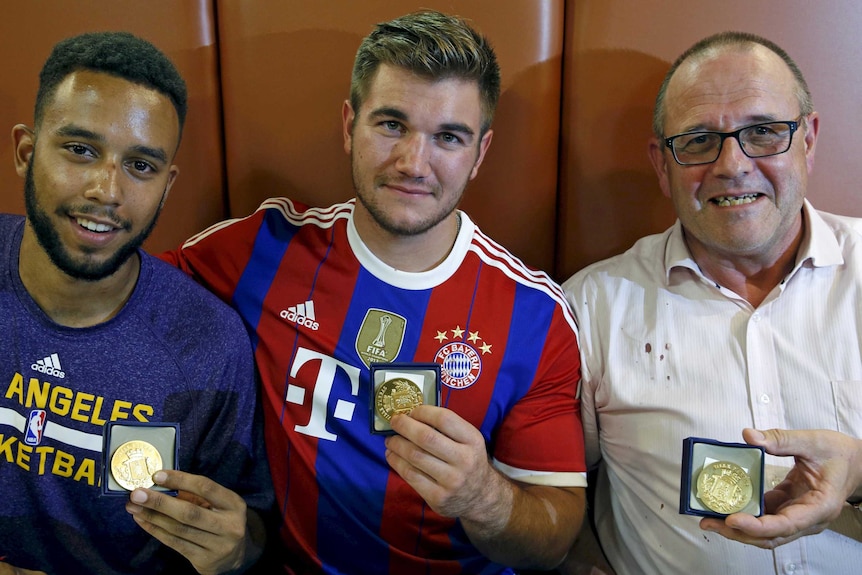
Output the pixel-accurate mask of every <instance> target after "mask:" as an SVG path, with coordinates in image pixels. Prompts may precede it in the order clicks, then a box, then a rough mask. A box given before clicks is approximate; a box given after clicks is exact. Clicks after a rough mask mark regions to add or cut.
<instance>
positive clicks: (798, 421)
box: [563, 201, 862, 575]
mask: <svg viewBox="0 0 862 575" xmlns="http://www.w3.org/2000/svg"><path fill="white" fill-rule="evenodd" d="M803 217H804V229H805V232H804V237H803V241H802V245H801V247H800V251H799V256H798V258H797V261H796V265H795V266H794V268H793V270H792V271H791V272H790V273H789V274H788V276H787V277H786V278H785V280H784V281H783V282H781V284H780V285H778V286H776V287H775V289H774V290H772V292H771V293H770V294H769V295H768V296H767V297H766V299H765V300H764V301H763V303H762V304H761V305H760V306H758V307H757V308H754V307H752V306H751V305H750V304H749V303H748V302H746V301H745V300H744V299H743V298H741V297H740V296H738V295H737V294H735V293H734V292H732V291H731V290H729V289H727V288H724V287H721V286H719V285H716V283H715V282H713V281H711V280H709V279H708V278H706V277H705V276H704V275H703V274H702V273H701V271H700V269H699V268H698V266H697V264H696V263H695V262H694V259H693V258H692V256H691V253H690V252H689V250H688V248H687V247H686V244H685V241H684V240H683V234H682V228H681V226H680V223H679V222H678V221H677V223H676V224H675V225H674V226H672V227H671V228H670V229H668V230H667V231H665V232H664V233H662V234H657V235H653V236H649V237H646V238H643V239H641V240H640V241H638V242H637V243H636V244H635V245H634V246H633V247H632V248H631V249H630V250H629V251H627V252H626V253H624V254H622V255H619V256H616V257H614V258H611V259H608V260H605V261H602V262H598V263H596V264H593V265H592V266H589V267H587V268H585V269H583V270H582V271H580V272H578V273H577V274H575V275H574V276H573V277H572V278H571V279H569V280H568V281H567V282H566V283H565V284H563V288H564V289H565V291H566V294H567V297H568V298H569V303H570V304H571V305H572V307H573V309H574V311H575V315H576V317H577V319H578V325H579V337H580V349H581V369H582V376H583V380H582V390H581V394H582V397H581V410H582V416H583V424H584V433H585V434H586V452H587V464H588V466H590V467H594V466H595V465H596V464H598V463H599V462H600V461H601V462H602V465H600V474H599V481H598V485H597V501H596V507H595V511H596V521H597V525H598V532H599V539H600V541H601V543H602V546H603V547H604V550H605V552H606V553H607V555H608V558H609V560H610V562H611V564H612V565H613V566H614V568H615V569H616V571H617V573H618V575H627V574H631V575H636V574H642V573H654V574H657V575H671V574H676V573H679V574H686V575H689V574H695V573H697V574H710V573H715V574H721V575H729V574H730V575H737V574H747V573H751V574H757V575H761V574H770V573H775V574H779V573H780V574H787V575H799V574H823V575H826V574H829V575H835V574H848V575H849V574H851V573H862V542H860V541H862V513H860V512H859V511H856V510H853V509H851V508H849V507H847V508H846V509H845V512H844V513H842V515H841V517H840V518H839V520H838V521H837V522H836V523H834V524H833V525H832V526H831V529H829V530H827V531H824V532H823V533H821V534H818V535H814V536H809V537H803V538H800V539H799V540H797V541H795V542H793V543H789V544H787V545H783V546H781V547H778V548H776V549H775V550H772V551H769V550H764V549H759V548H756V547H753V546H750V545H744V544H742V543H738V542H735V541H730V540H727V539H725V538H723V537H721V536H720V535H718V534H716V533H710V532H707V531H702V530H701V529H700V528H699V527H698V522H699V520H700V517H696V516H690V515H681V514H680V513H679V494H680V469H681V455H682V443H683V439H685V438H686V437H690V436H696V437H706V438H711V439H715V440H718V441H723V442H735V443H741V442H742V441H743V440H742V434H741V432H742V429H743V428H744V427H755V428H758V429H769V428H788V429H834V430H837V431H841V432H844V433H847V434H849V435H853V436H855V437H862V219H855V218H847V217H841V216H835V215H832V214H827V213H823V212H817V211H815V210H814V209H813V208H812V207H811V205H810V204H809V203H808V202H807V201H806V202H805V206H804V208H803ZM792 465H793V460H792V458H779V457H773V456H767V459H766V471H765V479H766V489H769V488H771V487H772V486H773V485H776V484H777V483H778V482H780V481H781V479H782V478H783V477H784V475H785V474H786V473H787V471H788V469H789V468H790V467H791V466H792Z"/></svg>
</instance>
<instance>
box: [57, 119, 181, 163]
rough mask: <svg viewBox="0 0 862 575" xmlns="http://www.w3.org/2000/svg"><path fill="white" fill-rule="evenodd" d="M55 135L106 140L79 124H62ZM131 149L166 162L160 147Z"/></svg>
mask: <svg viewBox="0 0 862 575" xmlns="http://www.w3.org/2000/svg"><path fill="white" fill-rule="evenodd" d="M57 135H59V136H61V137H64V138H81V139H82V140H90V141H93V142H98V143H100V144H104V143H105V142H106V140H105V137H104V136H103V135H101V134H97V133H96V132H94V131H92V130H88V129H86V128H82V127H80V126H76V125H75V124H70V125H67V126H62V127H61V128H60V129H58V130H57ZM131 150H132V151H135V152H137V153H139V154H141V155H143V156H147V157H150V158H152V159H154V160H158V161H159V162H161V163H163V164H167V163H168V154H167V153H166V152H165V151H164V150H162V149H161V148H153V147H150V146H143V145H137V146H132V147H131Z"/></svg>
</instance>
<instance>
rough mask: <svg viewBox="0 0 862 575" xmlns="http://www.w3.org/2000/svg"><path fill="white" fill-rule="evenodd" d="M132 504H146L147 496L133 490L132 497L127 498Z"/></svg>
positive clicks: (144, 493)
mask: <svg viewBox="0 0 862 575" xmlns="http://www.w3.org/2000/svg"><path fill="white" fill-rule="evenodd" d="M129 499H131V500H132V501H133V502H134V503H146V502H147V494H146V492H144V491H141V490H140V489H135V490H134V491H132V495H131V496H130V497H129Z"/></svg>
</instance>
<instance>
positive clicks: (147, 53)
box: [34, 32, 188, 134]
mask: <svg viewBox="0 0 862 575" xmlns="http://www.w3.org/2000/svg"><path fill="white" fill-rule="evenodd" d="M80 70H91V71H94V72H102V73H105V74H110V75H112V76H116V77H118V78H122V79H124V80H128V81H129V82H132V83H135V84H140V85H142V86H146V87H147V88H152V89H153V90H155V91H157V92H160V93H161V94H164V95H165V96H167V97H168V98H170V99H171V102H172V103H173V105H174V108H175V109H176V111H177V117H178V119H179V123H180V134H182V131H183V125H184V124H185V120H186V111H187V109H188V95H187V92H186V83H185V81H184V80H183V78H182V76H180V73H179V72H178V71H177V69H176V67H175V66H174V65H173V63H172V62H171V61H170V60H169V59H168V57H167V56H165V55H164V54H163V53H162V52H161V50H159V49H158V48H156V47H155V46H153V45H152V44H151V43H150V42H148V41H147V40H144V39H142V38H138V37H137V36H134V35H132V34H129V33H128V32H90V33H86V34H81V35H79V36H73V37H71V38H67V39H65V40H62V41H60V42H59V43H57V45H56V46H54V49H53V50H52V51H51V55H50V56H48V59H47V60H46V61H45V64H44V66H42V71H41V72H40V73H39V91H38V92H37V93H36V110H35V112H34V120H35V122H36V126H37V127H38V126H39V124H40V123H41V121H42V116H43V114H44V112H45V107H46V106H47V105H48V103H49V102H50V100H51V98H53V96H54V93H55V92H56V90H57V86H59V85H60V83H61V82H63V80H64V79H65V78H66V77H67V76H68V75H69V74H72V73H73V72H77V71H80Z"/></svg>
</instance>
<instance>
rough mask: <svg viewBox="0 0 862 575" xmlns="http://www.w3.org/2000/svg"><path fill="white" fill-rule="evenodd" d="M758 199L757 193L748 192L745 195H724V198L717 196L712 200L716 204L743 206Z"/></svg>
mask: <svg viewBox="0 0 862 575" xmlns="http://www.w3.org/2000/svg"><path fill="white" fill-rule="evenodd" d="M756 199H757V194H746V195H744V196H733V197H723V198H715V199H714V200H712V201H713V202H715V203H716V204H718V205H719V206H722V207H727V206H741V205H742V204H750V203H751V202H753V201H754V200H756Z"/></svg>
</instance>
